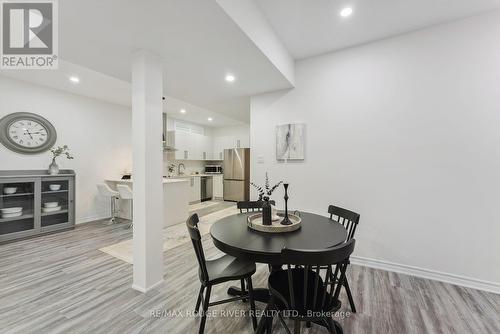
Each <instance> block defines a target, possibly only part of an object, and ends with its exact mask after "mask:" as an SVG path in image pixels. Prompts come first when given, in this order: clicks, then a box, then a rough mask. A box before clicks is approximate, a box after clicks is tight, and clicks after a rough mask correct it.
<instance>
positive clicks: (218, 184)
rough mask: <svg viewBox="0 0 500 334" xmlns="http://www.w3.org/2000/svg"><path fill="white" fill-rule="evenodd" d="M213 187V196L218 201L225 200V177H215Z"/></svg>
mask: <svg viewBox="0 0 500 334" xmlns="http://www.w3.org/2000/svg"><path fill="white" fill-rule="evenodd" d="M212 179H213V181H212V182H213V185H212V196H213V197H214V198H217V199H222V198H224V177H223V175H214V176H213V178H212Z"/></svg>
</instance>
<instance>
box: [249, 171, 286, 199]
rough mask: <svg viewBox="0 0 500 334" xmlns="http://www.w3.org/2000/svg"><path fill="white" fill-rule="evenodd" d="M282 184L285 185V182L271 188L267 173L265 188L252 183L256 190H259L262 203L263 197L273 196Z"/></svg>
mask: <svg viewBox="0 0 500 334" xmlns="http://www.w3.org/2000/svg"><path fill="white" fill-rule="evenodd" d="M282 183H283V181H280V182H278V183H276V184H275V185H274V186H272V187H270V186H269V176H268V175H267V173H266V180H265V183H264V187H261V186H258V185H256V184H255V183H253V182H250V184H251V185H252V186H253V187H254V188H255V189H257V191H258V192H259V201H262V198H263V197H269V196H271V195H272V194H273V192H274V191H275V190H276V188H278V187H279V186H280V184H282Z"/></svg>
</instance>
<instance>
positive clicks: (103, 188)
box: [97, 183, 119, 197]
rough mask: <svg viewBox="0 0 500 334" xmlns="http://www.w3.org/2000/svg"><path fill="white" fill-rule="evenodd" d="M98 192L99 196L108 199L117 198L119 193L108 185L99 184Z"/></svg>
mask: <svg viewBox="0 0 500 334" xmlns="http://www.w3.org/2000/svg"><path fill="white" fill-rule="evenodd" d="M97 190H99V194H101V195H102V196H106V197H117V196H118V195H119V194H118V191H115V190H113V189H111V188H110V187H109V186H108V185H107V184H106V183H98V184H97Z"/></svg>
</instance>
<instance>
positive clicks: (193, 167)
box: [163, 159, 220, 175]
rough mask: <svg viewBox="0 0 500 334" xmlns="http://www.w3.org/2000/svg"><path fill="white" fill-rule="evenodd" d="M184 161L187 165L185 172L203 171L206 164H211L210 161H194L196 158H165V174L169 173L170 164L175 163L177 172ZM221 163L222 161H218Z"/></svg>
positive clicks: (175, 172)
mask: <svg viewBox="0 0 500 334" xmlns="http://www.w3.org/2000/svg"><path fill="white" fill-rule="evenodd" d="M180 163H182V164H184V166H185V167H186V168H185V170H184V174H194V173H196V172H198V173H203V172H204V171H205V165H210V164H212V163H210V162H209V161H194V160H166V159H165V160H164V162H163V165H164V168H163V175H168V165H169V164H174V165H175V171H174V174H177V171H178V166H179V164H180ZM218 164H220V162H218Z"/></svg>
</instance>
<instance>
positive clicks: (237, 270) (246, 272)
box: [186, 213, 257, 334]
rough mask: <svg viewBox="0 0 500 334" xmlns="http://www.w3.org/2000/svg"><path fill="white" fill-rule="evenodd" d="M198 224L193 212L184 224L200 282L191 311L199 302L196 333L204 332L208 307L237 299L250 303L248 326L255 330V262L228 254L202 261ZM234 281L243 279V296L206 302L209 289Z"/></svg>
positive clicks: (202, 253)
mask: <svg viewBox="0 0 500 334" xmlns="http://www.w3.org/2000/svg"><path fill="white" fill-rule="evenodd" d="M198 222H199V218H198V215H197V214H196V213H195V214H193V215H191V216H190V217H189V218H188V219H187V221H186V226H187V228H188V231H189V235H190V237H191V241H192V243H193V248H194V252H195V254H196V259H197V261H198V265H199V270H198V277H199V279H200V282H201V287H200V291H199V292H198V300H197V301H196V306H195V310H194V311H195V313H197V312H198V310H199V308H200V305H201V303H202V301H203V311H202V312H203V313H202V314H201V322H200V329H199V333H200V334H202V333H203V332H204V330H205V323H206V320H207V310H208V308H209V307H210V306H215V305H220V304H225V303H229V302H233V301H238V300H243V301H245V300H249V301H250V309H251V317H252V325H253V328H254V329H255V328H256V327H257V317H256V315H255V301H254V297H253V285H252V275H253V274H254V273H255V270H256V267H255V263H253V262H250V261H244V260H240V259H237V258H235V257H233V256H230V255H223V256H222V257H220V258H217V259H214V260H206V259H205V253H204V251H203V245H202V243H201V234H200V230H199V229H198ZM236 280H240V281H241V282H244V281H245V280H246V282H247V286H248V291H246V290H245V289H244V285H243V286H242V290H243V292H246V293H244V294H243V295H241V296H238V297H234V298H229V299H224V300H219V301H215V302H210V293H211V291H212V286H214V285H217V284H221V283H225V282H229V281H236ZM242 284H243V283H242ZM205 289H206V291H205V297H203V292H204V290H205Z"/></svg>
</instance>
